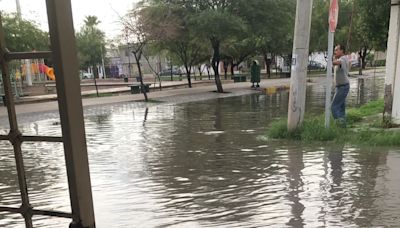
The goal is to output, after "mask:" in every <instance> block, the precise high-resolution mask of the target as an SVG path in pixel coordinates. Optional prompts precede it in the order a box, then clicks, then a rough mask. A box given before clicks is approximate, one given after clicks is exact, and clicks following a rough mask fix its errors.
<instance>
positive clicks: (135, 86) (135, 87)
mask: <svg viewBox="0 0 400 228" xmlns="http://www.w3.org/2000/svg"><path fill="white" fill-rule="evenodd" d="M150 85H151V83H144V88H145V91H146V93H149V92H150ZM128 86H129V87H130V88H131V94H139V93H141V91H142V90H141V86H142V85H141V84H140V83H135V84H130V85H128Z"/></svg>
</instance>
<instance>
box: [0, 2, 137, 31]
mask: <svg viewBox="0 0 400 228" xmlns="http://www.w3.org/2000/svg"><path fill="white" fill-rule="evenodd" d="M19 1H20V4H21V11H22V17H23V18H25V19H29V20H33V21H35V22H37V23H38V24H40V26H41V28H42V29H43V30H46V31H48V24H47V14H46V1H45V0H19ZM15 2H16V0H0V9H1V10H2V11H5V12H16V11H17V10H16V8H17V7H16V3H15ZM71 2H72V14H73V18H74V26H75V31H78V30H79V28H80V27H81V26H82V24H83V20H84V18H85V16H87V15H94V16H97V17H98V18H99V20H100V21H101V23H100V25H99V28H100V29H101V30H103V31H104V32H105V33H106V36H107V38H114V37H115V36H117V35H118V34H119V33H120V31H121V26H120V25H119V23H118V18H119V16H118V15H124V14H125V13H126V12H127V10H128V9H131V8H132V6H133V4H134V3H135V2H137V0H71Z"/></svg>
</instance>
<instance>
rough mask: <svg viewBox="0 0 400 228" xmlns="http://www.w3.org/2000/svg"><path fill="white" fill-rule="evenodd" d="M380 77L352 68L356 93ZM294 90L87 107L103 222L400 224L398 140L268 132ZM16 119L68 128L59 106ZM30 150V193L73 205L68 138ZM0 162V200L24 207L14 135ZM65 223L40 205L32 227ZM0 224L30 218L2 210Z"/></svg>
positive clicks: (316, 96)
mask: <svg viewBox="0 0 400 228" xmlns="http://www.w3.org/2000/svg"><path fill="white" fill-rule="evenodd" d="M382 84H383V80H382V79H377V80H375V79H366V80H353V81H352V91H351V96H350V99H349V103H350V104H349V105H350V106H356V105H358V104H361V103H364V102H366V101H368V100H371V99H376V98H377V97H380V96H382V95H383V91H382ZM308 91H309V92H308V95H307V99H308V102H307V110H308V112H309V113H321V110H323V105H324V97H323V96H324V90H323V88H322V87H320V86H313V87H310V88H309V90H308ZM287 100H288V94H287V93H285V92H282V93H278V94H274V95H268V96H267V95H261V94H249V95H243V96H236V97H228V98H223V99H212V100H203V101H196V102H190V103H182V102H177V103H175V104H171V103H166V104H153V105H151V106H148V107H145V106H143V105H129V104H120V105H114V106H110V107H107V108H104V107H103V108H92V109H90V110H87V111H86V118H85V121H86V129H87V132H86V133H87V141H88V151H89V161H90V170H91V178H92V185H93V197H94V206H95V215H96V223H97V227H326V226H327V227H359V226H361V227H371V226H374V227H375V226H384V227H389V226H393V227H395V226H398V224H400V214H399V213H398V212H399V211H400V176H399V175H398V174H399V172H400V166H399V165H398V164H399V163H400V150H399V149H398V148H397V149H396V148H393V149H390V148H362V147H358V146H354V145H350V144H345V145H336V144H329V143H328V144H301V143H293V142H285V141H283V142H282V141H274V140H268V139H267V138H266V137H265V133H266V132H267V130H268V124H269V123H271V122H272V121H274V120H276V118H278V117H282V116H285V115H286V114H287ZM3 122H4V121H3ZM20 123H21V127H22V129H23V132H24V133H27V134H33V135H60V134H61V133H60V126H59V122H58V119H57V115H53V114H38V115H32V116H26V117H22V118H21V121H20ZM3 125H4V123H3ZM2 128H3V129H5V127H2ZM4 132H5V131H4ZM4 132H3V133H4ZM23 152H24V159H25V166H26V170H27V179H28V186H29V193H30V199H31V203H32V205H33V206H34V207H35V208H39V209H48V210H51V209H54V210H62V211H70V207H69V197H68V190H67V180H66V171H65V168H64V164H65V163H64V156H63V149H62V145H60V144H58V143H25V144H24V145H23ZM0 164H1V166H0V177H1V181H0V204H1V205H5V206H16V207H18V206H19V203H20V200H19V192H18V187H17V185H18V182H17V179H16V171H15V164H14V158H13V153H12V149H11V146H10V145H9V144H6V143H1V144H0ZM68 224H69V220H68V219H55V218H50V219H49V218H48V217H41V216H37V217H34V225H35V227H51V228H53V227H67V226H68ZM0 227H23V220H22V218H21V216H19V215H10V214H4V213H3V214H0Z"/></svg>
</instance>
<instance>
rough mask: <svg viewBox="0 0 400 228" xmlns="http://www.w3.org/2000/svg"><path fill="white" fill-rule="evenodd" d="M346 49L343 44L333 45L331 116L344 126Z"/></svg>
mask: <svg viewBox="0 0 400 228" xmlns="http://www.w3.org/2000/svg"><path fill="white" fill-rule="evenodd" d="M345 53H346V49H345V47H344V46H343V45H337V46H336V47H335V57H334V60H333V65H334V67H335V86H336V90H335V96H334V97H333V101H332V108H331V109H332V115H333V118H334V119H335V120H336V121H337V122H338V124H340V125H341V126H344V127H345V126H346V97H347V95H348V94H349V90H350V84H349V78H348V75H349V69H348V66H349V61H348V59H347V57H346V55H345Z"/></svg>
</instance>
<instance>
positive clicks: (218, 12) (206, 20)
mask: <svg viewBox="0 0 400 228" xmlns="http://www.w3.org/2000/svg"><path fill="white" fill-rule="evenodd" d="M231 4H232V3H231V2H230V1H218V0H209V1H205V2H201V3H199V5H198V6H197V8H198V10H199V12H198V13H197V14H195V15H192V16H191V18H190V23H191V26H193V27H196V31H195V32H196V34H197V36H199V37H202V38H203V39H205V40H208V42H209V43H210V44H211V48H212V50H213V55H212V60H211V66H212V68H213V70H214V74H215V83H216V86H217V92H218V93H223V92H224V90H223V88H222V83H221V79H220V75H219V62H220V60H221V58H220V57H221V56H220V53H221V44H222V43H223V42H226V41H227V40H228V39H229V38H231V37H234V36H235V35H237V34H240V33H244V32H245V31H246V29H247V27H246V23H245V21H244V20H243V19H242V18H240V17H238V16H237V15H235V14H234V13H233V12H230V11H229V8H230V7H231V6H232V5H231Z"/></svg>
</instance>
